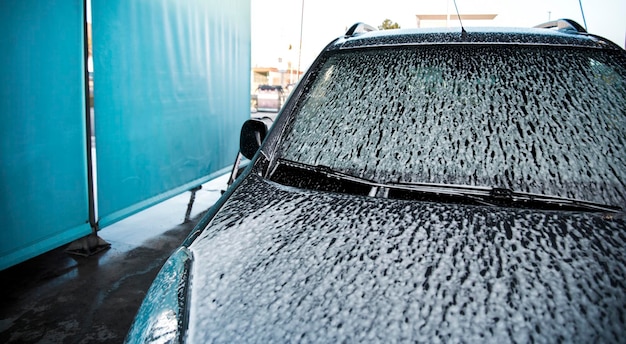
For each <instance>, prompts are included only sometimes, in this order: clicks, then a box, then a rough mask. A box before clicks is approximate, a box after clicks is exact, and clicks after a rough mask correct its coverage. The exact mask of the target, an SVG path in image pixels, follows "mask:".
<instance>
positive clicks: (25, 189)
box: [0, 0, 91, 270]
mask: <svg viewBox="0 0 626 344" xmlns="http://www.w3.org/2000/svg"><path fill="white" fill-rule="evenodd" d="M83 40H84V39H83V2H82V0H3V1H0V51H2V53H1V54H0V164H1V166H2V168H1V169H0V270H2V269H4V268H6V267H9V266H12V265H14V264H17V263H19V262H22V261H24V260H26V259H28V258H31V257H34V256H36V255H39V254H41V253H44V252H46V251H48V250H50V249H53V248H56V247H59V246H61V245H63V244H66V243H68V242H70V241H72V240H74V239H77V238H79V237H82V236H85V235H87V234H89V233H91V229H90V226H89V224H88V218H89V215H88V193H87V172H86V171H87V168H86V164H87V162H86V159H87V158H86V148H85V146H86V145H85V140H86V139H85V138H86V134H85V132H86V129H85V86H84V84H85V82H84V62H83V51H84V49H83V44H84V43H83Z"/></svg>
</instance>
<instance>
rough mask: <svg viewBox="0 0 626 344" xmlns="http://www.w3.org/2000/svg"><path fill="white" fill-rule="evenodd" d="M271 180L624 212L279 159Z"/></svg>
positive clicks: (404, 195)
mask: <svg viewBox="0 0 626 344" xmlns="http://www.w3.org/2000/svg"><path fill="white" fill-rule="evenodd" d="M271 180H273V181H276V182H278V183H281V184H285V185H290V186H295V187H299V188H305V189H315V190H321V191H333V192H341V193H349V194H356V195H363V196H371V197H383V198H391V199H404V200H420V201H431V202H444V203H460V204H473V205H486V206H500V207H517V208H532V209H545V210H572V211H591V212H613V213H618V212H622V211H623V210H622V208H620V207H618V206H613V205H606V204H601V203H595V202H590V201H584V200H578V199H572V198H565V197H558V196H552V195H542V194H533V193H528V192H519V191H513V190H511V189H507V188H498V187H485V186H472V185H452V184H437V183H406V182H394V183H387V182H382V183H380V182H375V181H372V180H369V179H365V178H361V177H357V176H353V175H350V174H347V173H343V172H339V171H336V170H333V169H332V168H330V167H328V166H324V165H308V164H303V163H300V162H296V161H291V160H286V159H279V160H278V165H277V167H276V169H275V170H274V172H273V173H272V177H271Z"/></svg>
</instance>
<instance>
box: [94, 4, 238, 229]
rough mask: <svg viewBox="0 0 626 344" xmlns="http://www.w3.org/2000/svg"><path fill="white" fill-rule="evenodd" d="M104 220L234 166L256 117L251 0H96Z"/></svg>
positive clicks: (96, 71) (100, 186)
mask: <svg viewBox="0 0 626 344" xmlns="http://www.w3.org/2000/svg"><path fill="white" fill-rule="evenodd" d="M92 18H93V19H92V21H93V23H92V30H93V54H94V91H95V97H94V99H95V128H96V151H97V153H96V155H97V193H98V199H97V204H98V214H99V224H100V226H101V227H103V226H106V225H108V224H111V223H113V222H115V221H118V220H120V219H122V218H124V217H126V216H129V215H131V214H133V213H135V212H137V211H140V210H142V209H144V208H146V207H148V206H150V205H153V204H155V203H157V202H159V201H162V200H164V199H166V198H168V197H171V196H174V195H176V194H178V193H181V192H183V191H186V190H188V189H190V188H191V187H194V186H197V185H199V184H201V183H203V182H205V181H207V180H208V179H210V178H211V177H212V176H215V175H216V174H219V173H224V172H226V171H228V170H229V168H228V166H229V165H232V163H233V161H234V159H235V157H236V154H237V150H238V135H239V129H240V126H241V124H242V123H243V122H244V121H245V120H246V119H247V118H249V116H250V103H249V97H250V95H249V88H250V1H249V0H230V1H218V0H185V1H181V0H92Z"/></svg>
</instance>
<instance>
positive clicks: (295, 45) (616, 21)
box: [251, 0, 626, 70]
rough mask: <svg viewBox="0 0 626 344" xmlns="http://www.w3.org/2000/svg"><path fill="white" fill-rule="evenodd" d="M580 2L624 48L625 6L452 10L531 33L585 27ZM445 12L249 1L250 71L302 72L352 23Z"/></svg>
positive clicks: (493, 5) (330, 1)
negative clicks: (560, 23) (540, 27)
mask: <svg viewBox="0 0 626 344" xmlns="http://www.w3.org/2000/svg"><path fill="white" fill-rule="evenodd" d="M581 2H582V8H583V10H584V18H585V20H586V23H587V29H588V31H589V32H591V33H593V34H596V35H600V36H603V37H605V38H607V39H610V40H611V41H613V42H615V43H617V44H618V45H619V46H621V47H624V45H625V41H626V0H593V1H592V0H580V2H579V0H522V1H519V0H518V1H514V0H457V1H456V4H457V6H458V9H459V12H460V13H461V14H497V16H496V17H495V19H494V20H492V21H491V22H483V21H481V22H475V23H472V22H471V21H464V22H463V25H464V26H465V27H469V26H476V25H482V26H485V25H488V26H517V27H532V26H534V25H537V24H540V23H543V22H547V21H548V20H554V19H558V18H569V19H573V20H575V21H577V22H578V23H580V24H581V25H583V26H584V20H583V16H582V14H581V6H580V4H581ZM303 4H304V11H302V5H303ZM448 11H449V12H450V13H451V14H454V13H456V12H455V9H454V2H453V0H412V1H411V0H251V30H252V32H251V37H252V46H251V49H252V56H251V60H252V67H278V68H286V67H285V66H286V62H287V61H290V62H291V64H292V66H293V68H294V69H296V68H297V66H298V65H300V69H301V70H305V69H306V68H308V66H309V65H310V64H311V63H312V62H313V60H314V59H315V57H316V56H317V55H318V54H319V53H320V51H321V50H322V49H323V48H324V47H325V46H326V44H328V43H329V42H330V41H332V40H333V39H334V38H336V37H338V36H341V35H342V34H343V33H345V31H346V29H347V28H349V27H350V26H351V25H352V24H354V23H356V22H364V23H367V24H370V25H372V26H374V27H377V26H379V25H381V24H382V22H383V21H384V20H385V19H390V20H391V21H393V22H397V23H398V24H400V27H402V28H415V27H417V19H416V15H417V14H446V13H447V12H448ZM302 13H304V15H302ZM301 18H302V19H303V20H302V21H301ZM301 24H302V25H301ZM426 25H427V24H426ZM442 25H445V23H442ZM450 26H451V27H458V26H459V24H458V22H456V23H453V22H450ZM301 27H302V49H301V50H300V29H301ZM290 46H291V49H289V47H290ZM279 59H281V61H282V63H281V62H279Z"/></svg>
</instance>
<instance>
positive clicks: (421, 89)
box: [127, 20, 626, 343]
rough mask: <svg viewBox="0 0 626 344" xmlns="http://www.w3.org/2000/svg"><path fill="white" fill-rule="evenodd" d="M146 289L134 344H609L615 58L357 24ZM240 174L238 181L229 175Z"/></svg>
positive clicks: (620, 219)
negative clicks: (137, 343) (135, 343)
mask: <svg viewBox="0 0 626 344" xmlns="http://www.w3.org/2000/svg"><path fill="white" fill-rule="evenodd" d="M267 128H268V124H267V123H266V122H263V121H260V120H255V119H251V120H249V121H247V122H246V123H245V124H244V126H243V128H242V133H241V152H242V154H243V155H245V156H246V157H248V158H249V159H250V163H249V165H248V167H247V168H246V169H245V171H244V172H243V173H242V174H241V175H240V176H238V178H237V179H236V180H235V182H234V183H233V185H232V186H230V187H229V189H228V190H227V191H226V193H225V194H224V195H223V197H222V198H221V199H220V200H219V201H218V202H217V204H216V205H215V206H214V207H213V208H212V209H211V210H210V211H209V213H208V214H207V215H206V217H205V218H204V219H203V220H202V221H200V223H199V224H198V226H197V227H196V229H195V230H194V231H193V233H191V235H190V236H189V237H188V239H187V240H186V241H185V242H184V244H183V245H182V246H181V248H180V249H178V250H177V251H176V252H175V253H174V254H173V255H172V256H171V258H170V259H169V260H168V261H167V263H166V264H165V266H164V267H163V269H162V271H161V272H160V273H159V275H158V277H157V278H156V280H155V281H154V284H153V285H152V287H151V288H150V291H149V292H148V294H147V295H146V298H145V300H144V302H143V305H142V306H141V309H140V310H139V312H138V315H137V317H136V320H135V323H134V324H133V326H132V328H131V330H130V332H129V334H128V337H127V341H128V342H146V341H160V342H168V341H173V342H178V341H181V342H189V343H210V342H217V343H246V342H260V343H268V342H281V343H282V342H320V343H338V342H353V343H361V342H481V343H482V342H522V343H527V342H586V343H589V342H623V341H624V329H625V328H626V311H625V310H626V282H625V281H626V218H625V216H624V210H625V207H626V153H625V152H626V52H625V51H624V50H623V49H621V48H620V47H618V46H616V45H615V44H613V43H611V42H610V41H608V40H606V39H603V38H601V37H598V36H594V35H592V34H589V33H587V32H585V31H584V30H583V29H582V28H581V27H580V25H578V24H576V23H575V22H572V21H568V20H561V21H558V22H553V23H548V24H545V25H541V27H539V28H530V29H493V28H489V29H479V28H471V29H470V28H468V29H466V30H463V31H461V30H456V29H441V30H434V29H403V30H391V31H382V32H381V31H371V28H370V27H367V26H364V25H361V24H358V25H355V26H353V27H352V28H351V29H350V30H348V32H347V33H346V34H345V36H342V37H340V38H337V39H336V40H334V41H333V42H332V43H330V44H329V45H328V46H327V47H326V48H325V49H324V50H323V52H322V53H321V54H320V56H319V57H318V58H317V60H316V61H315V62H314V64H313V65H312V66H311V68H310V69H309V71H308V72H307V74H306V75H305V76H304V78H303V79H302V80H301V81H300V83H299V84H298V86H297V87H296V89H295V90H294V91H293V93H292V95H291V96H290V98H289V100H288V101H287V103H286V104H285V105H284V107H283V108H282V109H281V111H280V113H279V114H278V116H277V118H276V120H275V121H274V122H273V124H272V127H271V129H270V130H269V132H268V130H267ZM233 170H234V171H236V170H237V169H233Z"/></svg>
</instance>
